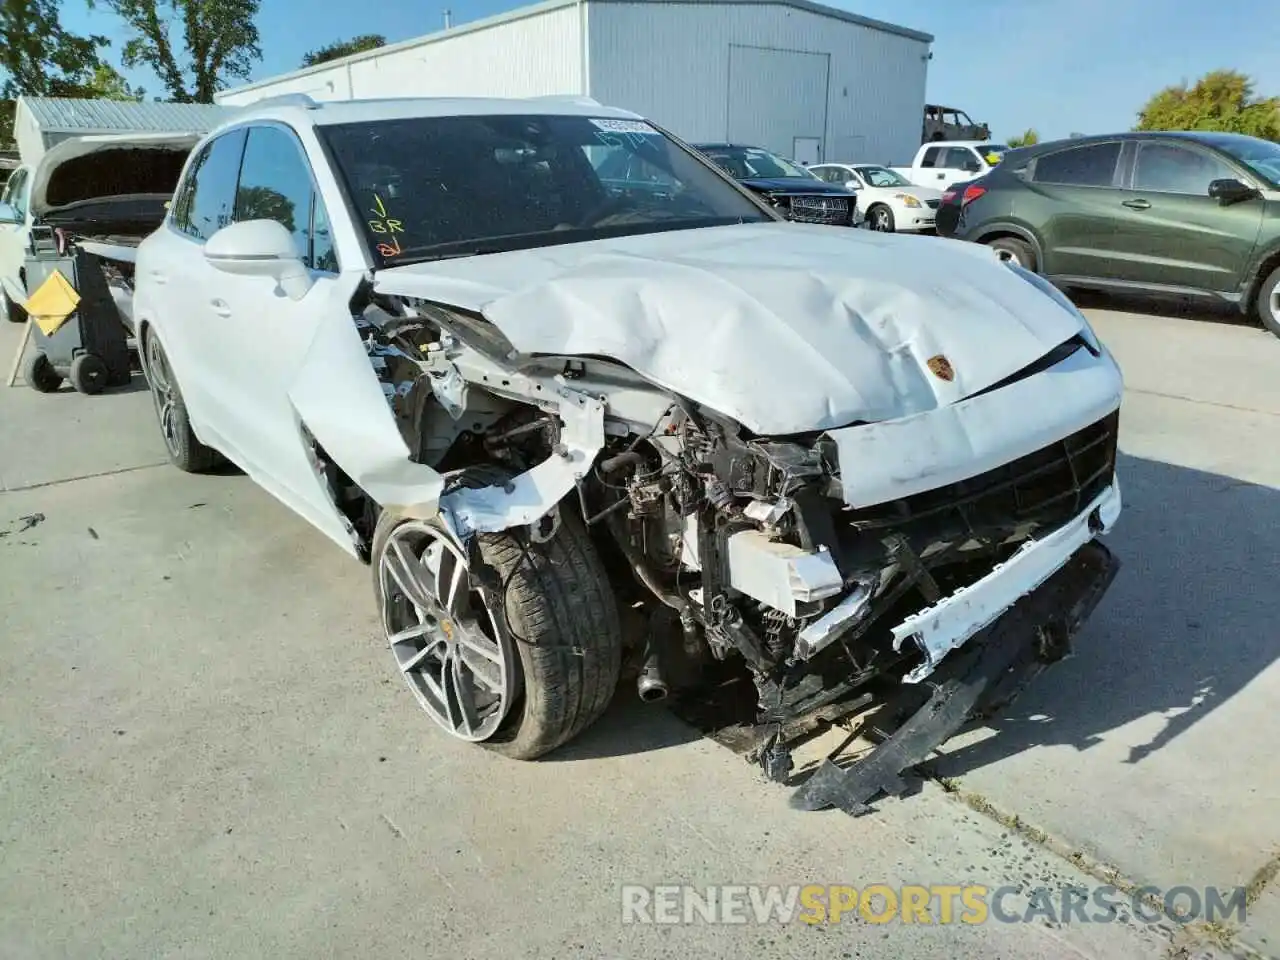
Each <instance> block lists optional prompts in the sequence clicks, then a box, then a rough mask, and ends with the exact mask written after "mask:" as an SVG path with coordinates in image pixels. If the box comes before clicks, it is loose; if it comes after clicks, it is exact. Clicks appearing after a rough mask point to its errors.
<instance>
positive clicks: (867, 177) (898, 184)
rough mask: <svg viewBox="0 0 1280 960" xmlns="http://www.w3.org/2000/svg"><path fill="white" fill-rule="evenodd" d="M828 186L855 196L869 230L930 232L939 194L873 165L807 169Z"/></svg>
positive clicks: (938, 201) (842, 165) (822, 164)
mask: <svg viewBox="0 0 1280 960" xmlns="http://www.w3.org/2000/svg"><path fill="white" fill-rule="evenodd" d="M809 169H810V170H811V171H813V172H814V173H815V174H817V175H818V176H819V177H820V178H822V179H823V180H825V181H827V182H828V183H843V184H844V185H845V186H846V187H848V188H849V189H850V190H852V191H853V192H855V193H857V195H858V209H859V210H860V211H862V215H863V218H864V220H865V223H866V225H867V226H868V227H870V228H871V229H872V230H879V231H881V232H883V233H893V232H895V231H896V232H898V233H920V232H923V231H931V230H933V229H934V220H935V218H936V216H937V213H938V205H939V204H940V203H941V202H942V191H941V190H938V189H936V188H934V187H920V186H916V185H915V184H914V183H911V181H909V180H907V179H905V178H904V177H903V176H902V175H901V174H898V173H895V172H894V171H892V170H890V169H889V168H888V167H882V166H880V165H879V164H874V163H819V164H815V165H814V166H812V167H810V168H809Z"/></svg>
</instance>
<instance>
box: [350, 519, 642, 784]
mask: <svg viewBox="0 0 1280 960" xmlns="http://www.w3.org/2000/svg"><path fill="white" fill-rule="evenodd" d="M410 524H416V526H417V527H423V525H422V524H420V523H417V522H416V521H411V520H406V519H405V518H403V517H397V516H394V515H392V514H390V513H383V515H382V517H380V518H379V520H378V527H377V530H376V531H375V533H374V538H373V549H372V558H371V559H372V567H373V579H374V590H375V593H376V595H377V598H378V603H379V605H380V607H381V611H380V612H381V614H382V622H383V629H384V632H387V633H389V634H390V633H392V632H395V633H400V632H401V631H403V630H404V625H403V624H401V623H399V622H398V621H393V620H392V619H389V617H388V611H389V610H391V605H393V604H395V603H397V602H398V598H397V597H396V596H395V595H394V594H395V592H396V588H395V587H394V586H392V578H389V577H388V576H385V575H384V568H386V567H387V564H388V562H393V558H392V557H389V556H388V552H389V550H390V551H394V550H395V547H394V545H393V543H394V542H396V541H397V538H394V537H393V534H394V532H395V531H396V530H398V529H401V528H404V527H406V526H408V525H410ZM409 529H410V531H412V530H413V529H414V528H413V527H410V528H409ZM527 537H528V530H527V529H524V530H520V531H503V532H501V533H489V534H480V535H478V543H477V547H478V552H479V563H478V564H477V565H476V567H478V569H477V568H476V567H473V568H472V569H471V570H470V571H469V573H468V576H469V578H470V582H472V583H476V584H479V587H478V594H479V596H480V598H481V602H482V603H483V605H484V607H485V613H486V614H488V615H492V617H493V621H494V622H495V623H496V624H497V627H498V629H499V630H500V631H502V632H503V633H504V634H506V636H505V637H503V638H501V642H500V644H499V646H500V647H501V648H502V649H503V651H504V657H507V658H509V660H508V662H507V663H506V669H505V671H504V676H507V675H509V676H510V677H511V681H512V682H511V700H510V703H509V705H508V706H507V707H506V715H505V718H504V719H503V721H502V722H501V724H500V725H499V726H498V727H497V728H496V729H495V730H494V732H493V733H492V734H491V735H490V736H488V738H487V739H477V738H476V737H475V736H470V735H462V734H460V733H458V731H452V732H453V733H454V734H455V735H456V736H459V738H460V739H466V740H469V741H470V742H477V743H479V744H480V745H481V746H483V747H485V748H486V749H489V750H492V751H494V752H495V753H500V754H503V755H504V756H507V757H512V758H514V759H518V760H533V759H535V758H537V757H540V756H542V755H543V754H545V753H547V752H549V751H551V750H554V749H555V748H556V747H558V746H560V745H561V744H564V743H566V742H567V741H569V740H572V739H573V738H574V737H576V736H577V735H578V734H579V733H581V732H582V731H583V730H585V729H586V728H587V727H588V726H590V725H591V724H592V723H594V722H595V721H596V720H597V719H599V717H600V715H601V714H602V713H604V711H605V708H606V707H607V706H608V705H609V701H610V700H611V699H612V697H613V692H614V689H615V688H616V687H617V684H618V676H619V672H620V670H621V663H622V629H621V626H620V623H619V619H618V610H617V606H616V604H615V602H614V596H613V590H612V588H611V586H610V583H609V580H608V575H607V574H606V572H605V570H604V567H603V565H602V564H601V562H600V559H599V557H598V556H597V555H596V552H595V548H594V547H593V546H592V543H591V539H590V537H589V536H588V535H587V530H586V527H585V526H584V525H583V523H582V521H581V520H580V519H579V518H578V517H577V516H575V515H573V514H571V513H570V512H569V511H568V510H564V511H562V512H561V514H560V522H559V529H558V530H557V531H556V532H555V533H554V534H553V535H552V537H551V539H550V540H548V541H547V542H546V543H535V542H532V541H529V540H527ZM398 542H400V543H401V544H403V543H404V542H405V541H404V540H403V539H400V540H399V541H398ZM402 549H403V548H402ZM427 549H428V550H429V549H430V547H428V548H427ZM426 555H427V554H426V552H425V551H424V553H423V557H424V558H425V557H426ZM473 555H474V554H473ZM422 566H423V567H427V566H428V564H427V562H426V560H425V559H424V560H423V563H422ZM389 590H390V592H389ZM428 592H429V590H428ZM433 596H434V595H433ZM451 616H452V615H451V613H450V612H449V611H448V610H445V611H444V615H441V614H440V613H439V612H437V613H436V615H435V619H446V621H447V620H448V619H449V617H451ZM427 619H431V618H430V617H429V618H427ZM454 622H455V623H456V622H457V621H456V618H455V619H454ZM452 635H453V634H452V632H450V637H452ZM412 653H413V651H410V656H409V657H404V658H402V655H401V654H400V653H399V652H397V660H398V661H399V662H400V665H401V669H402V671H403V670H404V669H405V664H406V662H408V659H411V656H412ZM406 679H407V680H409V681H410V685H411V686H412V685H413V678H411V676H410V675H409V674H408V673H406ZM419 700H420V702H422V697H421V695H420V696H419ZM422 705H423V706H424V708H425V709H426V710H427V712H428V715H430V716H432V718H433V719H435V720H436V722H437V723H439V724H440V725H441V726H443V727H445V728H446V729H449V724H448V723H447V722H444V721H442V719H441V718H440V717H438V716H436V713H435V712H433V711H432V709H431V707H430V706H428V704H427V703H425V702H423V703H422Z"/></svg>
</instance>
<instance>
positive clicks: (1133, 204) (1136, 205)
mask: <svg viewBox="0 0 1280 960" xmlns="http://www.w3.org/2000/svg"><path fill="white" fill-rule="evenodd" d="M1120 202H1121V203H1122V204H1123V205H1124V206H1126V207H1128V208H1129V209H1130V210H1150V209H1151V204H1149V203H1148V202H1147V201H1146V200H1121V201H1120Z"/></svg>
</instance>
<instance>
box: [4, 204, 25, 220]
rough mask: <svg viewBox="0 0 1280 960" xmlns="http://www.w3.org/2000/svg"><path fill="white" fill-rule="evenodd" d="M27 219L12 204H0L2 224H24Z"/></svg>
mask: <svg viewBox="0 0 1280 960" xmlns="http://www.w3.org/2000/svg"><path fill="white" fill-rule="evenodd" d="M25 219H26V218H25V217H23V216H22V214H20V213H19V212H18V211H17V209H16V208H15V207H13V206H12V205H11V204H8V203H0V223H22V222H23V220H25Z"/></svg>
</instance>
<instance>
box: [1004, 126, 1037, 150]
mask: <svg viewBox="0 0 1280 960" xmlns="http://www.w3.org/2000/svg"><path fill="white" fill-rule="evenodd" d="M1039 142H1040V134H1038V133H1036V131H1035V128H1034V127H1029V128H1028V129H1027V130H1026V131H1025V132H1024V133H1023V134H1021V135H1020V136H1017V137H1010V138H1009V146H1011V147H1030V146H1033V145H1034V144H1037V143H1039Z"/></svg>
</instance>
